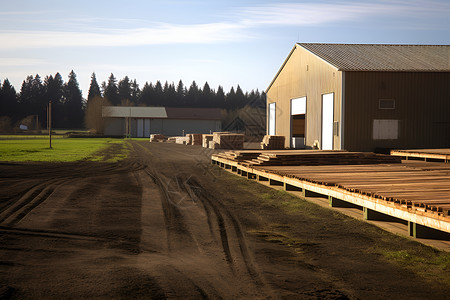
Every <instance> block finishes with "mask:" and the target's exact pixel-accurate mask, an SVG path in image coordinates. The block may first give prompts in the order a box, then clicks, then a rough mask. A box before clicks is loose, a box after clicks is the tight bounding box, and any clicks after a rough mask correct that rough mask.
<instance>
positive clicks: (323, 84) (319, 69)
mask: <svg viewBox="0 0 450 300" xmlns="http://www.w3.org/2000/svg"><path fill="white" fill-rule="evenodd" d="M341 82H342V73H341V72H339V71H337V69H336V68H335V67H333V66H331V65H329V64H328V63H326V62H325V61H323V60H321V59H319V58H318V57H317V56H315V55H313V54H311V53H310V52H309V51H307V50H305V49H304V48H302V47H300V46H298V45H296V46H295V47H294V49H293V50H292V52H291V54H290V56H289V57H288V58H287V60H286V62H285V64H284V66H283V67H282V68H281V70H280V71H279V73H278V75H277V76H276V78H275V79H274V81H273V82H272V84H271V86H270V87H269V88H268V90H267V104H270V103H273V102H276V122H275V123H276V134H277V135H284V136H285V137H286V144H285V146H286V147H289V146H290V139H289V137H290V135H291V122H290V115H291V111H290V101H291V99H294V98H299V97H304V96H306V132H305V138H306V145H307V146H312V145H313V143H314V142H315V141H321V128H322V126H321V120H322V95H323V94H327V93H334V121H337V122H339V127H340V125H341V96H342V95H341V94H342V89H341V86H342V84H341ZM267 107H269V105H267ZM267 117H268V112H267ZM340 148H341V144H340V134H338V135H335V136H334V149H340Z"/></svg>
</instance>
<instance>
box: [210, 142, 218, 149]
mask: <svg viewBox="0 0 450 300" xmlns="http://www.w3.org/2000/svg"><path fill="white" fill-rule="evenodd" d="M208 148H209V149H220V145H219V144H218V143H216V142H214V141H209V142H208Z"/></svg>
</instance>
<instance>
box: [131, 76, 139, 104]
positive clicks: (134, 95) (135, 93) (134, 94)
mask: <svg viewBox="0 0 450 300" xmlns="http://www.w3.org/2000/svg"><path fill="white" fill-rule="evenodd" d="M140 93H141V91H140V90H139V85H138V84H137V82H136V79H135V80H133V82H132V83H131V102H133V103H135V104H138V103H139V95H140Z"/></svg>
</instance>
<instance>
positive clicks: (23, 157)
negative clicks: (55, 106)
mask: <svg viewBox="0 0 450 300" xmlns="http://www.w3.org/2000/svg"><path fill="white" fill-rule="evenodd" d="M113 144H121V146H120V150H119V151H118V155H117V156H116V155H115V154H112V155H109V156H108V157H107V158H105V157H103V156H102V155H101V154H100V153H101V150H104V149H105V148H107V147H109V146H111V145H113ZM123 144H124V141H123V140H117V139H109V138H80V139H70V138H60V137H58V138H55V139H52V148H50V147H49V141H48V138H24V139H21V140H17V139H3V140H0V161H11V162H73V161H79V160H92V161H108V162H109V161H112V162H114V161H118V160H120V159H123V158H126V157H127V155H128V150H127V149H128V148H127V147H126V146H124V145H123Z"/></svg>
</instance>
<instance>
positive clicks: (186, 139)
mask: <svg viewBox="0 0 450 300" xmlns="http://www.w3.org/2000/svg"><path fill="white" fill-rule="evenodd" d="M168 142H171V143H173V142H175V143H177V144H182V145H188V144H189V143H190V137H188V136H173V137H170V138H169V139H168Z"/></svg>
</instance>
